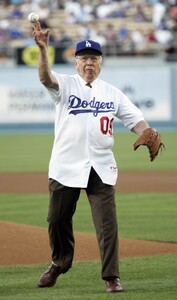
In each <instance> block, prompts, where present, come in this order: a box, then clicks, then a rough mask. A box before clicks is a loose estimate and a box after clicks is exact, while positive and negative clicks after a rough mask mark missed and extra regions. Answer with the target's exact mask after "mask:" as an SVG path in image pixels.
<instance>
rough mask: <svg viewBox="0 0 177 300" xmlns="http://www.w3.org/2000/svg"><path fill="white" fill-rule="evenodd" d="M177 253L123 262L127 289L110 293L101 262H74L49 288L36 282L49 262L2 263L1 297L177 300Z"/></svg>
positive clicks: (5, 299)
mask: <svg viewBox="0 0 177 300" xmlns="http://www.w3.org/2000/svg"><path fill="white" fill-rule="evenodd" d="M176 261H177V255H163V256H148V257H144V258H131V259H124V260H121V262H120V268H121V282H122V285H123V288H124V290H125V291H124V293H121V294H115V295H107V294H106V292H105V284H104V282H103V281H102V279H101V278H100V269H101V266H100V262H79V263H74V264H73V267H72V269H71V270H70V271H69V272H68V273H66V274H65V275H62V276H61V277H60V278H59V279H58V282H57V283H56V285H55V286H54V287H53V288H50V289H39V288H37V287H36V282H37V280H38V278H39V276H40V274H41V273H42V272H43V271H44V270H45V268H46V266H44V265H42V266H40V265H39V266H16V267H1V268H0V270H1V276H0V291H1V292H0V299H2V300H22V299H23V300H29V299H30V300H45V299H47V300H48V299H51V300H59V299H61V300H71V299H76V300H97V299H99V300H107V299H120V300H121V299H125V300H135V299H136V300H150V299H151V300H166V299H169V300H173V299H174V300H175V299H176V295H177V285H176V278H177V268H176Z"/></svg>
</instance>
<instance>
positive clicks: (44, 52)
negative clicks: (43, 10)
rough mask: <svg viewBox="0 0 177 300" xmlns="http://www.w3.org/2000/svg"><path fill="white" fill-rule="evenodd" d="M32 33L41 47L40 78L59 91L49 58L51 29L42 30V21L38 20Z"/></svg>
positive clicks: (49, 86)
mask: <svg viewBox="0 0 177 300" xmlns="http://www.w3.org/2000/svg"><path fill="white" fill-rule="evenodd" d="M32 34H33V38H34V40H35V42H36V44H37V46H38V47H39V63H38V72H39V79H40V81H41V83H42V84H43V85H45V86H46V87H48V88H53V89H55V90H57V91H58V90H59V86H58V82H57V80H56V79H55V77H54V76H53V75H52V73H51V69H50V64H49V59H48V40H49V29H46V30H44V31H42V30H41V25H40V22H37V23H36V25H35V26H33V28H32Z"/></svg>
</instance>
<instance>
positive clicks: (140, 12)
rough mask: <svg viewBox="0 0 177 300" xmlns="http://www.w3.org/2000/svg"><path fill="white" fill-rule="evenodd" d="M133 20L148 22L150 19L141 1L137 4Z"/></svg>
mask: <svg viewBox="0 0 177 300" xmlns="http://www.w3.org/2000/svg"><path fill="white" fill-rule="evenodd" d="M133 20H134V21H135V22H148V21H149V19H148V17H147V16H146V13H145V10H144V8H143V6H142V5H141V4H140V3H139V4H137V5H136V10H135V12H134V14H133Z"/></svg>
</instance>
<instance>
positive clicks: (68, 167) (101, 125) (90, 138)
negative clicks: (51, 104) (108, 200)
mask: <svg viewBox="0 0 177 300" xmlns="http://www.w3.org/2000/svg"><path fill="white" fill-rule="evenodd" d="M52 73H53V75H54V76H55V77H56V79H57V80H58V83H59V91H58V92H57V91H55V90H53V89H48V91H49V94H50V96H51V98H52V99H54V101H55V104H56V116H55V138H54V144H53V149H52V154H51V159H50V163H49V178H53V179H55V180H57V181H58V182H60V183H62V184H63V185H66V186H70V187H80V188H85V187H87V183H88V179H89V174H90V169H91V167H93V168H94V169H95V171H96V172H97V174H98V175H99V176H100V178H101V179H102V181H103V182H104V183H106V184H110V185H114V184H115V183H116V179H117V174H118V171H117V164H116V161H115V158H114V155H113V152H112V146H113V143H114V139H113V121H114V119H115V118H119V119H120V120H121V121H122V122H123V123H124V126H125V127H127V128H128V129H132V128H133V127H134V126H135V125H136V124H137V123H138V122H139V121H141V120H144V118H143V115H142V113H141V111H140V110H139V109H138V108H137V107H136V106H134V105H133V103H132V102H131V101H130V100H129V99H128V97H127V96H125V95H124V94H123V93H122V92H121V91H120V90H119V89H117V88H116V87H114V86H112V85H111V84H108V83H106V82H105V81H103V80H100V79H98V78H97V79H96V80H95V81H94V82H92V88H90V87H88V86H86V85H85V84H86V82H85V81H84V80H83V79H82V78H81V77H80V76H79V75H64V74H62V75H59V74H57V73H55V72H52Z"/></svg>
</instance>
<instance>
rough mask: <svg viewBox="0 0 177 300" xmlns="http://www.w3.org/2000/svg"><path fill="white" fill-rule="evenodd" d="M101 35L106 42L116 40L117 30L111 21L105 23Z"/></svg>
mask: <svg viewBox="0 0 177 300" xmlns="http://www.w3.org/2000/svg"><path fill="white" fill-rule="evenodd" d="M103 36H104V37H105V38H106V40H107V42H115V41H117V31H116V30H115V28H114V25H113V24H112V23H108V24H107V25H106V28H105V30H103Z"/></svg>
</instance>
